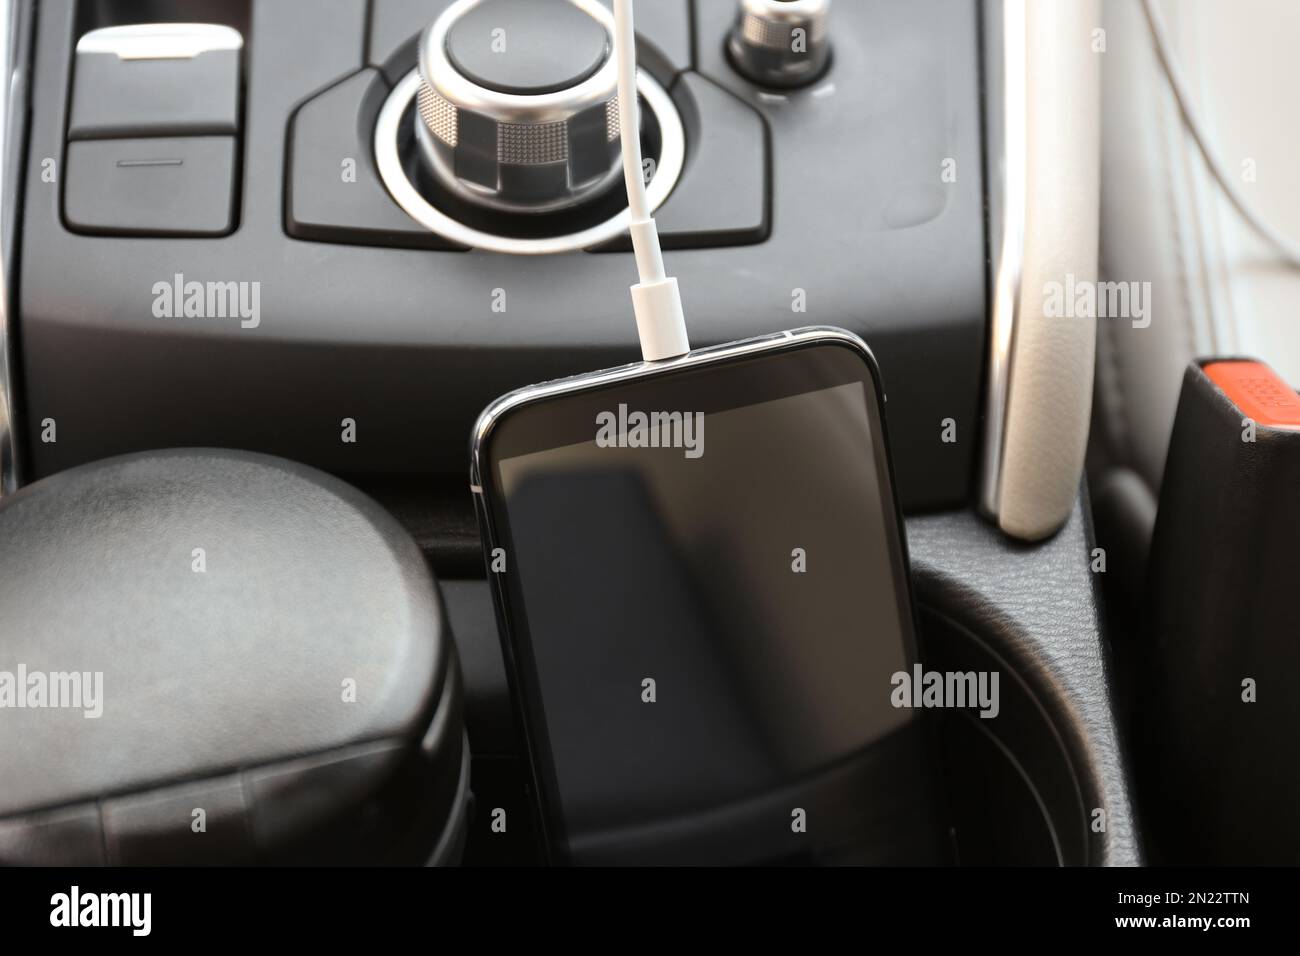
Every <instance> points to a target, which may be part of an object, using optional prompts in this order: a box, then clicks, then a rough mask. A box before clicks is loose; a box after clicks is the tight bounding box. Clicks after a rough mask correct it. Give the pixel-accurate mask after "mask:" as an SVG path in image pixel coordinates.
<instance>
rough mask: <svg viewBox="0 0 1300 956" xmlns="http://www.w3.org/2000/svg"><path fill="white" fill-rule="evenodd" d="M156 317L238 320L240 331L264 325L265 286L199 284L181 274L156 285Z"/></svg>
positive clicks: (154, 310)
mask: <svg viewBox="0 0 1300 956" xmlns="http://www.w3.org/2000/svg"><path fill="white" fill-rule="evenodd" d="M152 291H153V297H154V298H153V314H154V317H155V318H159V319H182V318H183V319H233V318H238V319H239V325H240V328H245V329H255V328H257V327H258V326H259V325H261V324H262V283H260V282H234V281H229V282H196V281H189V282H187V281H186V280H185V275H184V273H181V272H178V273H176V275H175V276H173V277H172V280H171V281H170V282H167V281H163V282H155V283H154V284H153V290H152Z"/></svg>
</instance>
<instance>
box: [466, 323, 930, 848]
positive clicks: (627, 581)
mask: <svg viewBox="0 0 1300 956" xmlns="http://www.w3.org/2000/svg"><path fill="white" fill-rule="evenodd" d="M884 401H885V399H884V394H883V392H882V390H881V384H880V375H879V372H878V370H877V366H876V362H875V360H874V358H873V357H872V354H871V352H870V350H869V349H868V348H867V346H866V345H865V344H864V343H863V342H862V341H861V340H860V339H858V338H857V337H856V336H854V335H852V334H851V333H849V332H845V331H843V330H840V329H833V328H807V329H800V330H797V331H791V332H783V333H779V334H776V335H769V336H764V337H761V338H756V339H753V340H749V341H745V342H739V343H733V344H729V345H725V346H720V347H717V348H712V349H704V350H700V351H696V352H691V353H689V354H688V355H685V356H682V357H681V358H678V359H674V360H670V361H666V362H658V363H654V364H647V363H639V364H635V365H628V366H626V367H623V368H617V369H611V370H608V371H603V372H597V373H593V374H589V375H580V376H577V377H574V378H569V379H564V380H561V381H556V382H550V383H547V384H544V385H538V386H534V387H531V388H525V389H522V390H520V391H517V392H514V393H512V394H510V395H507V396H505V397H504V398H501V399H500V400H498V401H497V402H495V403H494V404H492V405H491V406H490V407H488V408H487V409H486V410H485V411H484V413H483V415H482V416H481V417H480V419H479V422H478V424H477V426H476V429H475V434H474V439H473V446H472V464H471V484H472V488H473V491H474V492H475V498H476V502H477V506H478V512H479V524H480V529H481V532H482V537H483V543H484V548H485V555H486V560H487V567H488V573H489V578H490V580H491V582H492V586H493V594H494V600H495V602H496V610H497V618H498V624H499V627H500V632H501V637H502V645H503V649H504V656H505V659H506V663H507V670H508V671H509V676H510V681H511V686H512V693H513V697H514V701H515V705H516V710H517V715H518V719H519V722H520V728H521V731H522V737H523V740H524V741H525V743H526V746H527V751H528V759H529V763H530V770H531V774H532V781H533V792H534V793H535V795H536V812H537V814H538V818H539V823H540V826H541V832H542V833H543V836H544V842H545V847H546V852H547V853H548V855H549V860H550V862H553V863H573V864H598V865H606V864H616V865H617V864H691V863H714V864H719V863H725V864H782V863H933V862H942V857H943V854H944V850H943V844H944V840H943V838H942V836H941V826H940V824H939V820H938V814H939V811H938V801H936V800H935V799H934V793H935V790H934V780H935V779H936V778H935V775H934V769H933V766H932V763H931V759H930V754H931V750H932V747H931V743H930V735H931V733H932V731H931V729H930V728H929V726H928V725H927V723H926V722H925V721H924V720H923V718H922V715H921V714H920V713H918V712H916V711H911V710H905V709H897V708H895V707H894V706H893V704H892V703H891V697H890V691H891V690H892V685H891V677H892V675H894V674H896V673H898V672H900V671H910V669H911V667H912V665H913V663H914V662H916V659H917V647H916V634H915V626H914V620H913V618H914V615H913V604H912V595H911V588H910V583H909V577H908V563H907V549H906V543H905V536H904V530H903V524H902V519H901V516H900V513H899V509H898V504H897V499H896V496H895V493H894V480H893V474H892V467H891V463H890V455H889V441H888V438H887V435H886V431H885V419H884V413H883V409H884Z"/></svg>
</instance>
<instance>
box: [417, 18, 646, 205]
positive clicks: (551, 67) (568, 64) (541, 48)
mask: <svg viewBox="0 0 1300 956" xmlns="http://www.w3.org/2000/svg"><path fill="white" fill-rule="evenodd" d="M613 38H614V20H613V16H612V14H611V13H610V12H609V10H608V9H607V8H606V7H605V6H604V5H603V4H601V3H599V2H598V0H458V2H456V3H453V4H452V5H451V6H450V7H448V8H447V10H446V11H444V12H443V14H442V15H441V16H439V17H438V19H437V20H435V21H434V22H433V23H432V24H431V25H430V26H429V28H428V29H427V30H426V31H425V32H424V34H423V35H422V36H421V38H420V54H419V76H420V87H419V92H418V93H417V96H416V114H417V115H416V121H415V131H416V140H417V142H418V144H419V147H420V153H421V156H422V158H423V160H424V163H425V165H426V167H427V168H428V170H429V172H430V173H431V174H432V175H433V176H434V177H435V178H436V179H437V181H438V182H439V183H440V184H442V185H443V186H444V187H446V188H448V189H449V190H451V191H452V192H453V193H455V194H456V195H458V196H460V197H462V198H465V199H468V200H470V201H472V202H474V203H477V204H479V205H483V206H487V207H490V208H492V209H496V210H503V211H508V212H533V213H538V212H550V211H554V210H557V209H564V208H568V207H570V206H573V205H576V204H578V203H581V202H583V201H584V200H585V199H588V198H591V197H593V196H595V195H597V194H600V193H602V192H603V191H604V190H605V189H606V188H608V187H609V186H610V185H611V184H612V183H613V182H614V181H615V180H616V179H617V178H618V177H619V176H620V175H621V160H620V143H619V126H618V74H617V64H616V62H615V60H614V56H613V43H614V39H613Z"/></svg>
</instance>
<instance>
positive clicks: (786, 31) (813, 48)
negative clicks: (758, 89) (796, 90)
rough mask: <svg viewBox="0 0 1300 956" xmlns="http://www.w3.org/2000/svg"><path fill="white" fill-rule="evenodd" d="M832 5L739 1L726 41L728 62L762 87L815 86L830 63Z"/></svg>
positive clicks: (820, 0)
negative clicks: (829, 23)
mask: <svg viewBox="0 0 1300 956" xmlns="http://www.w3.org/2000/svg"><path fill="white" fill-rule="evenodd" d="M830 6H831V4H830V0H740V9H739V11H738V12H737V14H736V22H735V25H734V26H733V27H732V29H731V36H730V37H729V38H728V40H727V52H728V53H730V54H731V62H732V63H733V64H734V65H735V67H736V69H737V70H739V71H740V72H741V73H742V74H744V75H745V76H746V77H748V78H749V79H751V80H753V81H754V82H755V83H758V84H761V85H763V86H772V87H778V88H783V87H793V86H804V85H806V84H808V83H813V82H815V81H816V80H817V79H818V78H820V77H821V75H822V74H823V73H824V72H826V66H827V64H829V63H830V52H831V48H830V34H829V29H828V16H829V13H830Z"/></svg>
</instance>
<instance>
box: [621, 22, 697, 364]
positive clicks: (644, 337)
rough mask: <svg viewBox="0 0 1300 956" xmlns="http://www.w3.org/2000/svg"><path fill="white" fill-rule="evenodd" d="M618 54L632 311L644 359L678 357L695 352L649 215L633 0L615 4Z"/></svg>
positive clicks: (675, 283) (656, 360)
mask: <svg viewBox="0 0 1300 956" xmlns="http://www.w3.org/2000/svg"><path fill="white" fill-rule="evenodd" d="M614 53H615V56H616V58H617V60H618V126H619V138H620V139H621V140H622V144H623V178H624V179H626V180H627V204H628V209H629V211H630V212H631V214H632V225H631V227H630V228H631V233H632V249H633V251H634V252H635V253H636V268H637V274H638V275H639V276H640V279H641V281H640V282H638V283H637V284H636V285H634V286H632V311H633V312H634V313H635V315H636V329H637V334H638V335H640V337H641V356H642V358H644V359H645V360H646V361H647V362H662V361H664V360H665V359H671V358H677V357H678V356H679V355H685V354H686V353H687V352H689V351H690V350H691V342H690V338H689V336H688V335H687V334H686V313H685V311H684V310H683V309H682V294H681V291H680V290H679V289H678V288H677V280H676V279H674V278H673V277H672V276H669V275H667V274H665V272H664V254H663V250H662V249H661V248H660V246H659V230H658V229H657V228H656V227H655V221H654V217H653V216H651V215H650V201H649V200H648V199H647V198H646V189H645V174H644V173H643V172H642V169H641V119H640V105H639V101H638V99H637V90H636V27H635V25H634V24H633V21H632V0H614Z"/></svg>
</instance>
